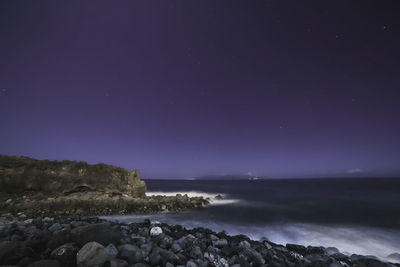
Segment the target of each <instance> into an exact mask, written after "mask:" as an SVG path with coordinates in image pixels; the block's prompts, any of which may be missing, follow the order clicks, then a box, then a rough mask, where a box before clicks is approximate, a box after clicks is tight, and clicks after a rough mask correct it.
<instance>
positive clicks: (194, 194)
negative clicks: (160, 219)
mask: <svg viewBox="0 0 400 267" xmlns="http://www.w3.org/2000/svg"><path fill="white" fill-rule="evenodd" d="M177 194H181V195H185V194H186V195H188V197H204V198H205V199H208V200H209V201H210V205H227V204H234V203H239V202H240V199H230V198H229V196H228V195H227V194H218V193H209V192H207V193H206V192H201V191H176V192H162V191H150V192H146V196H148V197H150V196H160V195H161V196H176V195H177ZM217 196H222V199H218V198H216V197H217Z"/></svg>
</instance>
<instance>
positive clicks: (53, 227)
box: [48, 223, 62, 232]
mask: <svg viewBox="0 0 400 267" xmlns="http://www.w3.org/2000/svg"><path fill="white" fill-rule="evenodd" d="M61 229H62V226H61V224H59V223H54V224H52V225H51V226H50V227H49V228H48V230H49V231H50V232H55V231H58V230H61Z"/></svg>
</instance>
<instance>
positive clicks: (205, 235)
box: [0, 213, 400, 267]
mask: <svg viewBox="0 0 400 267" xmlns="http://www.w3.org/2000/svg"><path fill="white" fill-rule="evenodd" d="M0 240H1V241H0V262H1V263H2V264H11V265H12V264H14V265H15V264H17V265H18V266H30V267H34V266H77V265H79V266H93V265H98V266H120V267H122V266H136V267H141V266H168V267H171V266H187V267H196V266H204V267H205V266H224V267H225V266H226V267H227V266H234V267H239V266H330V267H332V266H400V264H397V263H391V264H390V263H385V262H382V261H380V260H378V259H377V258H375V257H371V256H361V255H355V254H353V255H351V256H347V255H344V254H342V253H340V252H339V251H338V250H337V249H336V248H333V247H330V248H323V247H313V246H307V247H305V246H301V245H296V244H287V245H286V246H283V245H279V244H275V243H273V242H270V241H268V240H267V239H265V240H261V241H255V240H251V239H250V238H249V237H247V236H245V235H237V236H231V235H228V234H227V233H226V232H224V231H222V232H219V233H216V232H213V231H212V230H210V229H206V228H201V227H200V228H194V229H185V228H183V227H182V226H180V225H168V224H164V223H159V222H151V221H150V220H146V219H145V220H143V221H142V222H136V223H130V224H126V223H118V222H114V221H110V220H104V219H100V218H98V217H95V216H77V215H72V216H57V217H42V216H38V217H28V216H27V215H26V214H24V213H19V214H18V216H14V215H12V214H2V215H1V217H0Z"/></svg>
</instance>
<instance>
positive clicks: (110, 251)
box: [104, 244, 118, 260]
mask: <svg viewBox="0 0 400 267" xmlns="http://www.w3.org/2000/svg"><path fill="white" fill-rule="evenodd" d="M104 251H105V252H106V254H107V256H108V257H107V260H111V259H114V258H115V257H117V255H118V249H117V248H116V247H115V246H114V244H109V245H108V246H106V247H105V248H104Z"/></svg>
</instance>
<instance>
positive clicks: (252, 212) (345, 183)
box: [111, 178, 400, 261]
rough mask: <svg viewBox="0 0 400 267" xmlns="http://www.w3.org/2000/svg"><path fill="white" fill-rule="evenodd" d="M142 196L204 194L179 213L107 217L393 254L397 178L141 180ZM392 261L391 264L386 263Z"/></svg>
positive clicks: (399, 228) (397, 233)
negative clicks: (201, 205)
mask: <svg viewBox="0 0 400 267" xmlns="http://www.w3.org/2000/svg"><path fill="white" fill-rule="evenodd" d="M146 183H147V187H148V194H149V195H151V194H163V195H175V194H176V193H183V194H184V193H188V195H204V196H207V197H210V198H211V199H214V197H215V196H216V195H217V194H221V195H223V196H224V200H220V201H218V200H213V202H212V205H211V206H210V207H208V208H205V209H201V210H198V211H190V212H182V213H162V214H154V215H125V216H113V217H112V218H111V219H113V220H118V221H121V222H134V221H140V220H143V219H144V218H149V219H150V220H156V221H161V222H165V223H169V224H181V225H183V226H185V227H186V228H193V227H198V226H201V227H206V228H210V229H212V230H214V231H222V230H225V231H227V232H228V233H229V234H233V235H235V234H245V235H247V236H249V237H250V238H252V239H255V240H259V239H261V238H267V239H269V240H270V241H272V242H275V243H279V244H283V245H284V244H286V243H296V244H302V245H313V246H325V247H330V246H333V247H337V248H338V249H339V250H340V251H341V252H343V253H349V254H352V253H356V254H362V255H374V256H377V257H379V258H381V259H385V258H386V257H387V256H388V255H389V254H392V253H395V252H397V253H400V179H395V178H368V179H279V180H273V179H271V180H251V181H250V180H237V181H225V180H218V181H210V180H192V181H189V180H146ZM392 261H393V260H392Z"/></svg>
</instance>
